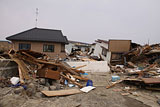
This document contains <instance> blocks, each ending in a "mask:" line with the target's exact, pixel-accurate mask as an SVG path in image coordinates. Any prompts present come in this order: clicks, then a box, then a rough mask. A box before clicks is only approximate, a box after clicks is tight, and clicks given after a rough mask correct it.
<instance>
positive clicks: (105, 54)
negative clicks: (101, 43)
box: [102, 48, 107, 57]
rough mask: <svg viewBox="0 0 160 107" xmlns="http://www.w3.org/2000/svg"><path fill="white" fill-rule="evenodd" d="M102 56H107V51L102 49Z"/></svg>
mask: <svg viewBox="0 0 160 107" xmlns="http://www.w3.org/2000/svg"><path fill="white" fill-rule="evenodd" d="M102 55H103V56H105V57H106V56H107V49H105V48H102Z"/></svg>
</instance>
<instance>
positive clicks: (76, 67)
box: [72, 65, 87, 69]
mask: <svg viewBox="0 0 160 107" xmlns="http://www.w3.org/2000/svg"><path fill="white" fill-rule="evenodd" d="M85 66H87V65H81V66H78V67H75V68H72V69H79V68H82V67H85Z"/></svg>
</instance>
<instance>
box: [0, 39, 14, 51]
mask: <svg viewBox="0 0 160 107" xmlns="http://www.w3.org/2000/svg"><path fill="white" fill-rule="evenodd" d="M11 48H12V45H11V42H9V41H0V53H3V52H8V51H9V50H10V49H11Z"/></svg>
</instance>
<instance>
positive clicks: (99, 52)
mask: <svg viewBox="0 0 160 107" xmlns="http://www.w3.org/2000/svg"><path fill="white" fill-rule="evenodd" d="M102 47H105V48H106V49H108V44H107V43H103V42H102V43H99V42H96V45H95V47H94V53H93V54H92V55H93V56H97V57H99V55H101V57H102V58H103V60H105V61H107V62H108V63H109V62H110V59H111V52H109V51H108V52H107V56H106V57H105V56H103V55H102Z"/></svg>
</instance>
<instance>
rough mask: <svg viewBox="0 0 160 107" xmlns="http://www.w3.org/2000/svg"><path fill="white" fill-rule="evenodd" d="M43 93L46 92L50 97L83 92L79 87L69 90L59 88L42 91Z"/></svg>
mask: <svg viewBox="0 0 160 107" xmlns="http://www.w3.org/2000/svg"><path fill="white" fill-rule="evenodd" d="M41 92H42V93H43V94H45V95H46V96H48V97H53V96H66V95H73V94H78V93H82V91H80V90H79V89H68V90H58V91H41Z"/></svg>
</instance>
